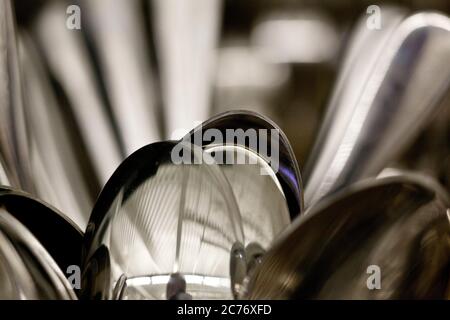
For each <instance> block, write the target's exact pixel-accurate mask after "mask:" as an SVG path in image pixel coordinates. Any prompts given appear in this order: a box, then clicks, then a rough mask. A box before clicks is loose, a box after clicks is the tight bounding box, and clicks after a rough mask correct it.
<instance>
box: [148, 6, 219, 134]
mask: <svg viewBox="0 0 450 320" xmlns="http://www.w3.org/2000/svg"><path fill="white" fill-rule="evenodd" d="M221 2H222V1H220V0H192V1H183V0H153V1H151V2H150V3H151V5H152V11H153V14H154V15H153V29H154V32H155V42H156V49H157V50H156V51H157V55H158V61H159V62H160V67H159V69H160V72H161V89H162V98H163V102H164V105H165V118H166V137H167V138H170V139H179V138H181V137H182V136H183V135H184V134H186V133H187V132H188V131H189V130H190V129H191V128H192V127H194V126H195V125H197V124H198V123H200V122H202V121H204V120H206V119H207V118H208V116H209V113H210V99H211V94H212V92H211V87H212V83H211V82H212V75H213V74H212V72H213V70H214V69H213V68H214V60H215V48H216V46H217V41H218V36H219V28H220V12H221Z"/></svg>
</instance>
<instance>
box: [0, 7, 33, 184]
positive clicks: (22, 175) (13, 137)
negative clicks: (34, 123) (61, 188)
mask: <svg viewBox="0 0 450 320" xmlns="http://www.w3.org/2000/svg"><path fill="white" fill-rule="evenodd" d="M14 19H15V18H14V14H13V8H12V4H11V1H9V0H5V1H1V3H0V114H1V117H0V162H1V164H0V167H2V168H1V169H0V179H1V181H0V182H1V183H2V184H8V185H11V186H14V187H21V188H25V189H27V190H28V191H33V186H32V182H31V180H30V168H29V163H28V161H29V155H28V153H29V150H28V149H27V148H28V140H27V131H26V124H25V121H24V114H23V101H22V88H21V82H20V72H19V62H18V51H17V44H16V31H15V29H16V27H15V20H14Z"/></svg>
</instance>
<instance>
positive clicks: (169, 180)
mask: <svg viewBox="0 0 450 320" xmlns="http://www.w3.org/2000/svg"><path fill="white" fill-rule="evenodd" d="M175 145H176V142H162V143H156V144H152V145H149V146H146V147H144V148H142V149H140V150H138V151H137V152H135V153H134V154H132V155H131V156H130V157H128V158H127V159H126V160H125V161H124V162H123V163H122V164H121V166H120V167H119V168H118V169H117V171H116V172H115V173H114V175H113V176H112V177H111V179H110V180H109V181H108V183H107V184H106V186H105V188H104V190H103V191H102V193H101V195H100V197H99V199H98V201H97V203H96V206H95V207H94V210H93V212H92V215H91V219H90V223H89V225H88V228H87V231H86V235H85V238H86V239H87V240H86V247H85V252H86V255H85V260H84V263H83V265H84V269H85V274H87V275H89V277H97V276H98V275H100V274H101V275H102V277H103V278H102V279H101V280H102V281H100V280H98V279H97V280H96V283H95V287H94V288H92V287H87V288H85V289H84V290H85V293H84V296H87V297H96V298H102V299H105V298H110V297H111V294H112V290H113V287H114V284H115V283H116V282H117V281H118V279H119V278H120V277H121V276H122V275H125V276H126V278H127V279H128V280H127V288H126V289H125V292H124V294H123V297H124V299H142V298H145V299H164V298H166V285H167V282H163V283H162V284H156V285H154V284H155V283H154V281H156V279H160V280H161V279H165V280H168V279H169V278H170V277H167V278H161V277H159V278H158V277H156V278H155V276H167V275H170V274H175V273H179V274H180V275H182V276H185V275H186V276H185V280H186V293H188V294H190V295H191V296H192V297H193V298H222V299H228V298H231V297H232V291H231V288H230V287H229V286H227V287H223V286H221V285H220V286H215V285H213V284H214V283H215V282H214V281H206V282H205V281H203V282H202V284H201V285H200V284H198V281H194V280H195V279H197V278H196V277H206V278H205V279H215V278H228V279H230V277H231V278H233V274H230V253H231V249H232V247H233V245H234V244H236V243H243V242H244V235H243V230H242V222H241V218H240V214H239V209H238V207H237V205H236V202H235V200H234V196H233V193H232V190H231V188H230V186H229V184H228V181H227V180H226V178H225V176H224V175H223V173H222V172H221V170H220V168H219V167H218V166H216V165H209V164H192V165H184V164H183V165H175V164H173V163H172V160H171V151H172V149H173V147H174V146H175ZM185 148H186V149H184V150H185V152H192V154H191V155H192V156H193V157H194V159H198V158H199V157H207V156H208V155H207V154H204V153H203V152H202V151H201V149H200V148H198V147H194V146H190V145H187V144H186V146H185ZM97 261H103V262H101V263H99V262H97ZM99 265H103V266H105V267H104V268H98V266H99ZM94 269H96V270H94ZM92 273H93V274H92ZM188 275H190V276H188ZM132 279H134V280H132ZM136 279H140V280H136ZM146 279H152V280H151V281H150V282H148V281H147V280H146ZM192 279H194V280H192ZM191 280H192V281H191ZM139 281H142V282H139ZM219 282H220V281H219ZM86 283H87V286H89V285H92V284H90V283H89V281H86ZM136 283H138V284H139V285H133V284H136ZM220 283H221V282H220Z"/></svg>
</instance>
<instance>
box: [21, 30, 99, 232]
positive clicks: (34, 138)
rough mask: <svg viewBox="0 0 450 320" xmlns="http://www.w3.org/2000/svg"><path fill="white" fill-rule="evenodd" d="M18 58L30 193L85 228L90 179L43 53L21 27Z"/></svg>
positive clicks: (92, 200)
mask: <svg viewBox="0 0 450 320" xmlns="http://www.w3.org/2000/svg"><path fill="white" fill-rule="evenodd" d="M20 62H21V69H22V74H23V88H24V93H25V94H24V101H25V104H24V112H25V117H26V121H27V123H28V131H29V133H30V136H29V142H30V146H29V153H30V162H31V164H30V165H31V168H32V179H33V182H34V185H35V193H34V194H35V195H36V196H37V197H38V198H39V199H42V200H44V201H46V202H48V203H50V204H52V205H53V206H55V207H56V208H58V209H59V210H61V211H62V212H64V213H66V214H67V215H68V216H69V217H70V218H71V219H72V220H73V221H75V222H76V223H77V225H78V226H80V228H82V229H84V228H86V225H87V221H88V218H89V213H90V211H91V209H92V207H93V202H94V196H95V194H93V192H92V188H90V186H89V184H90V181H91V180H90V179H87V178H86V175H87V174H86V173H84V168H83V165H82V163H81V161H80V158H79V157H78V156H77V153H78V152H79V151H78V150H77V149H78V147H79V146H78V144H77V141H74V139H73V137H72V136H71V132H70V130H71V128H70V126H69V125H68V124H67V122H66V114H65V108H66V107H67V106H64V105H63V104H62V103H61V102H60V101H58V99H57V97H56V96H55V93H54V91H53V89H52V87H51V79H50V78H49V77H48V75H47V73H46V70H45V67H44V66H43V64H42V57H41V55H40V54H39V51H38V49H37V48H36V46H35V44H34V42H33V40H32V39H31V38H30V37H29V35H28V34H27V33H25V32H22V33H21V34H20ZM78 143H79V141H78Z"/></svg>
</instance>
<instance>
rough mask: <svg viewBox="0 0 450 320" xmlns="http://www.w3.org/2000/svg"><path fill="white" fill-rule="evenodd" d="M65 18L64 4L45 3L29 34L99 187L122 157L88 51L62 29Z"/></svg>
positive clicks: (77, 35) (74, 34)
mask: <svg viewBox="0 0 450 320" xmlns="http://www.w3.org/2000/svg"><path fill="white" fill-rule="evenodd" d="M66 18H67V16H66V6H65V5H64V2H61V1H50V2H46V3H45V5H44V7H43V8H42V9H41V10H40V11H39V13H38V15H37V16H36V17H35V20H33V24H32V28H31V30H32V33H33V37H34V38H35V39H36V42H37V43H38V45H39V47H40V48H41V50H42V52H43V56H44V59H45V63H46V64H47V65H48V67H49V70H50V73H51V74H52V77H53V78H54V79H55V81H56V82H57V83H59V85H60V87H61V88H62V91H63V93H64V95H65V97H66V98H67V102H68V104H69V106H68V107H69V108H70V110H71V112H72V113H73V116H74V118H75V121H76V125H77V127H78V130H79V134H80V136H81V139H82V141H80V142H79V144H80V145H81V144H84V145H85V146H86V149H87V154H88V156H89V159H90V161H91V162H92V163H91V165H92V166H93V168H94V171H95V175H96V177H95V178H97V179H98V181H99V183H100V185H101V186H102V185H103V184H104V183H105V182H106V181H107V180H108V178H109V177H110V176H111V174H112V173H113V172H114V170H115V168H116V167H117V166H118V165H119V164H120V161H121V160H122V157H123V154H122V151H121V148H120V144H119V142H118V141H117V140H116V138H115V133H114V128H113V125H112V123H111V122H110V120H109V118H108V115H107V111H106V106H105V104H104V101H103V100H102V97H101V95H100V90H99V89H100V87H99V84H98V83H97V80H96V78H95V72H94V70H93V64H92V61H91V60H90V57H89V53H88V48H87V46H86V44H85V43H84V39H83V37H82V34H81V33H80V32H73V31H72V30H69V29H67V28H65V26H66ZM93 128H95V130H93Z"/></svg>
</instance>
